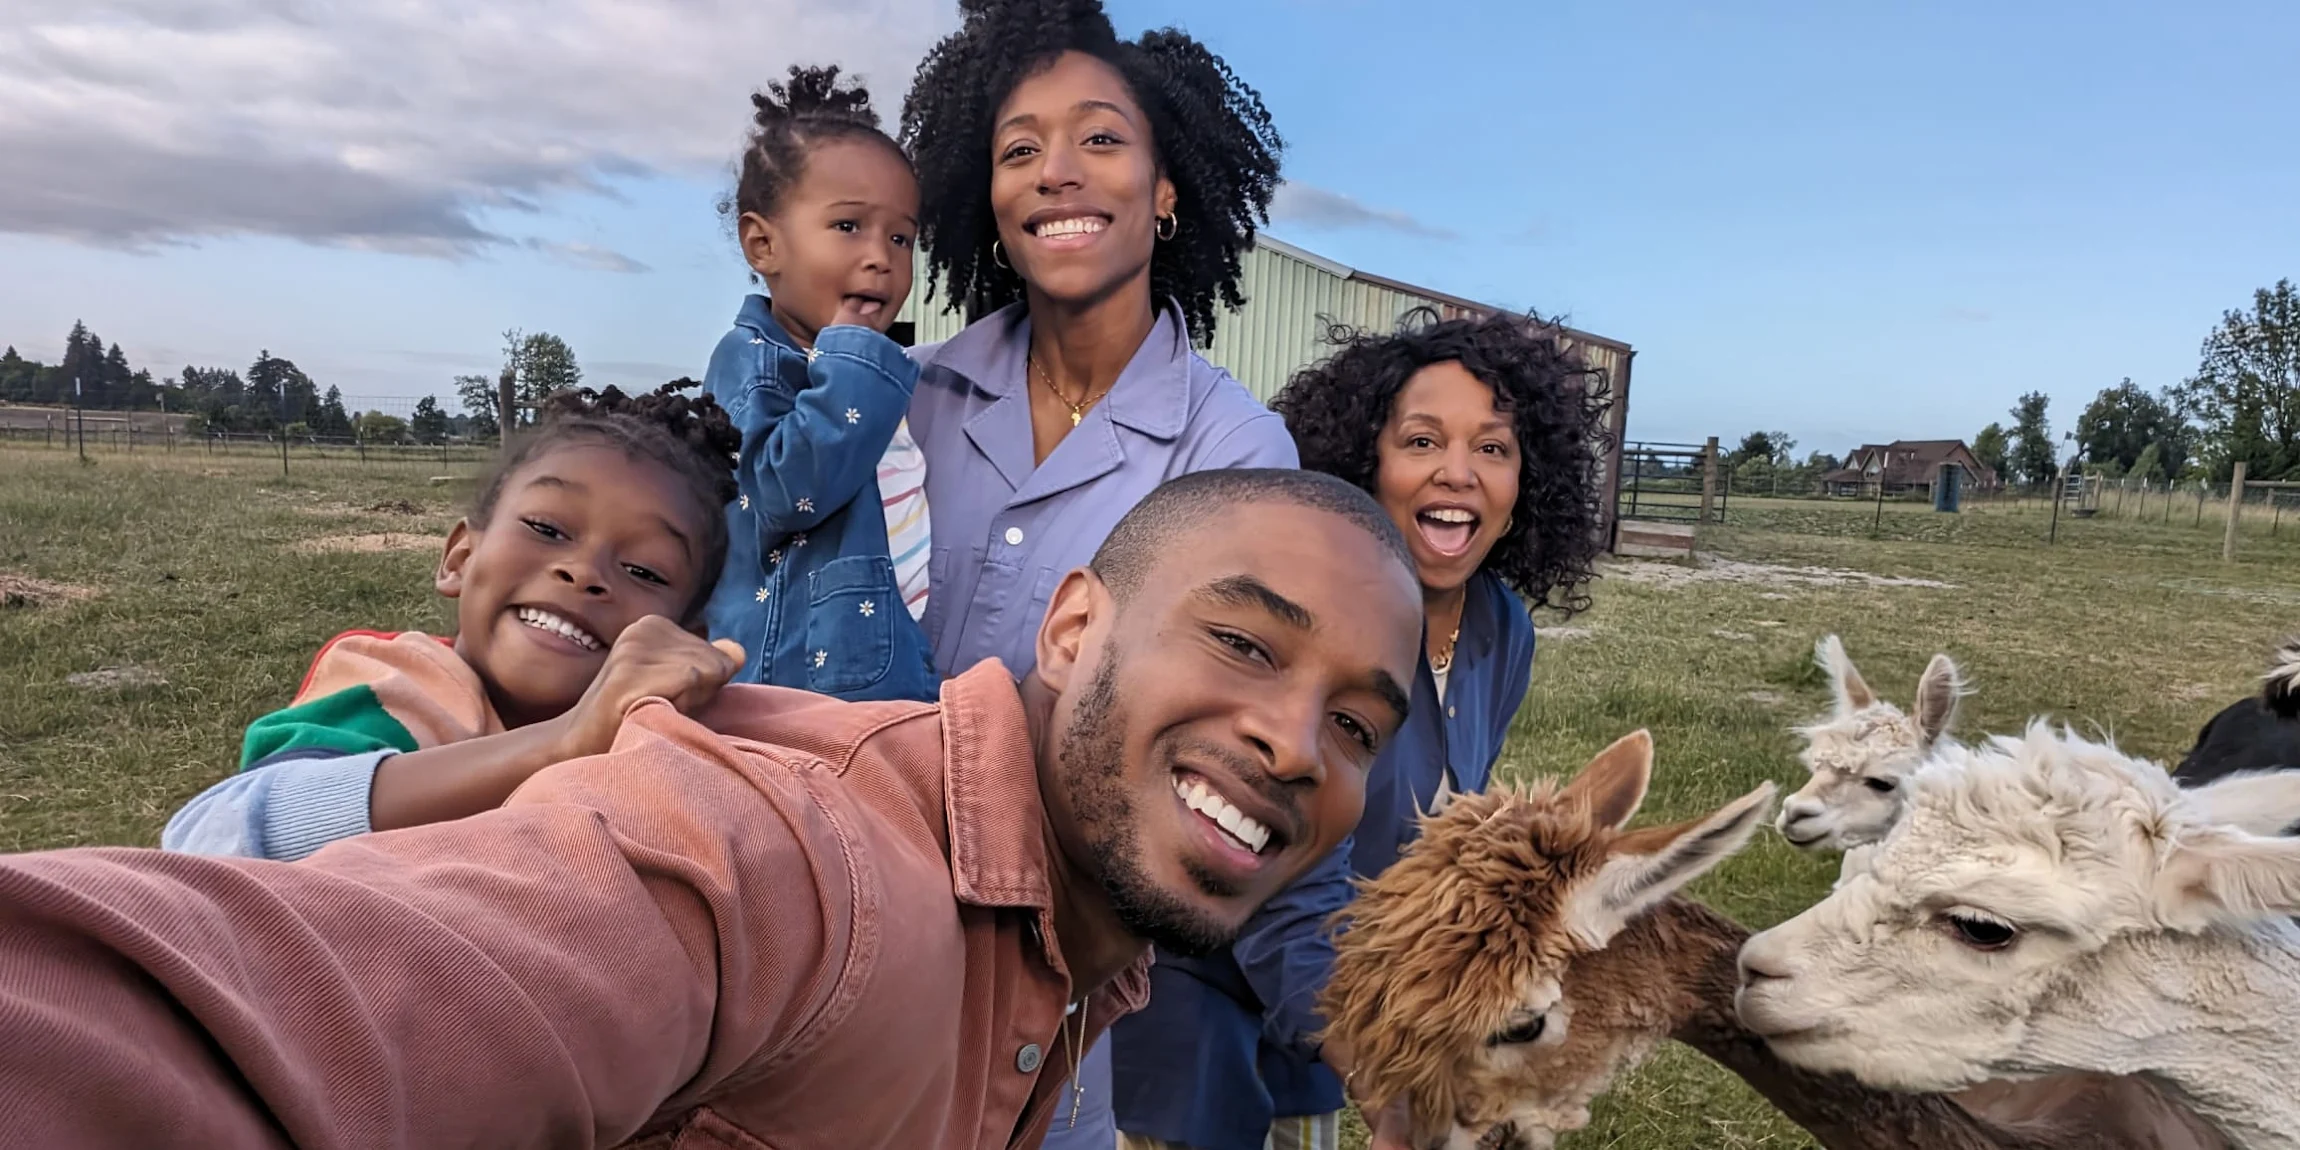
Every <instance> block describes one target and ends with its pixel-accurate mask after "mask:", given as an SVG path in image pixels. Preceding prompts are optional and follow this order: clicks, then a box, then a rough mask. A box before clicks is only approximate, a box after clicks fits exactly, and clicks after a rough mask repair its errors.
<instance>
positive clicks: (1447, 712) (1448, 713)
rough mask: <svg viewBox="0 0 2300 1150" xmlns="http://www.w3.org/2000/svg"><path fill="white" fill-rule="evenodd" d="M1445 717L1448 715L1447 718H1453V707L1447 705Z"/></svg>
mask: <svg viewBox="0 0 2300 1150" xmlns="http://www.w3.org/2000/svg"><path fill="white" fill-rule="evenodd" d="M1445 717H1446V718H1449V719H1450V718H1453V708H1452V707H1447V708H1446V709H1445Z"/></svg>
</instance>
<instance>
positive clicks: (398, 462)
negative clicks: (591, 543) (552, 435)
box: [0, 420, 496, 474]
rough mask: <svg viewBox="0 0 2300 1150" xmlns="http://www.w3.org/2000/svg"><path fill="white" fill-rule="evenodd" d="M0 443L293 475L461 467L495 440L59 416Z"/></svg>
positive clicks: (480, 458)
mask: <svg viewBox="0 0 2300 1150" xmlns="http://www.w3.org/2000/svg"><path fill="white" fill-rule="evenodd" d="M0 447H16V448H25V449H45V450H50V451H58V452H79V453H81V454H83V455H95V454H106V455H112V454H118V455H136V454H163V455H190V454H205V455H212V456H225V457H238V458H242V459H246V458H251V457H255V458H268V459H276V460H278V461H279V464H280V469H281V473H282V474H293V472H294V470H295V468H296V466H297V465H298V464H299V463H302V464H307V465H308V464H312V463H324V464H327V465H329V466H331V467H342V466H357V467H407V468H414V467H431V468H444V469H449V470H455V469H459V468H462V469H467V468H470V467H475V466H478V465H481V464H484V463H486V462H487V461H488V460H489V459H491V458H493V457H494V454H495V448H496V444H495V441H494V440H492V439H483V440H460V441H451V442H445V443H412V442H406V441H397V442H384V441H370V440H363V439H359V438H357V437H352V436H326V435H285V434H281V433H279V432H269V433H266V432H222V431H190V430H186V429H184V428H181V427H171V426H144V425H139V424H137V423H134V422H127V421H120V420H112V421H107V422H106V423H104V424H95V423H93V422H92V421H91V423H90V424H89V425H88V426H84V427H83V426H79V425H77V423H76V422H75V421H59V422H57V423H55V424H53V425H50V426H44V427H22V426H18V427H0Z"/></svg>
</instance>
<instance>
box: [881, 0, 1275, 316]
mask: <svg viewBox="0 0 2300 1150" xmlns="http://www.w3.org/2000/svg"><path fill="white" fill-rule="evenodd" d="M959 11H960V13H961V14H962V16H963V19H964V23H963V24H962V25H961V26H960V28H959V30H958V31H956V32H954V33H952V34H951V35H950V36H949V37H947V38H945V39H944V40H943V41H942V42H941V43H940V44H937V45H935V46H934V49H933V50H932V51H930V52H928V53H927V55H926V59H925V60H923V61H921V62H920V63H919V66H918V76H917V78H916V79H915V80H913V81H912V83H911V89H910V95H909V96H908V97H907V98H906V99H905V100H904V102H903V109H902V130H901V140H902V143H903V146H904V147H905V148H907V149H908V150H909V151H910V154H911V157H912V159H913V162H914V163H915V164H916V168H917V172H918V179H919V194H920V197H921V199H922V201H923V202H924V204H925V207H924V209H923V211H924V213H925V215H924V217H923V218H922V219H921V220H920V221H919V242H920V243H921V244H922V245H924V246H925V248H926V253H927V294H928V295H929V296H930V297H931V296H932V295H933V292H934V285H935V284H936V283H937V282H938V281H939V282H940V283H941V285H942V286H943V287H944V288H945V289H947V291H948V295H947V296H946V298H947V299H949V300H953V301H956V302H958V303H960V304H962V305H963V306H964V307H965V309H966V313H967V319H968V320H969V321H972V320H975V319H979V318H981V317H982V316H983V315H985V314H988V313H989V312H991V311H995V310H997V309H998V308H1001V307H1004V306H1006V305H1007V304H1010V303H1013V302H1014V301H1016V300H1018V299H1021V298H1022V280H1021V277H1019V276H1017V275H1015V273H1014V272H1013V270H1012V269H1010V268H1007V267H1005V266H1003V265H1002V264H1001V263H1000V262H999V261H998V260H996V259H994V258H993V257H992V253H991V245H992V244H993V243H994V242H996V241H997V239H998V221H997V219H996V217H995V216H994V214H993V213H992V210H991V204H990V171H991V155H990V139H991V133H992V131H993V129H994V128H995V127H996V123H995V120H996V117H997V115H998V109H999V107H1000V106H1001V105H1003V104H1004V103H1006V98H1007V97H1008V96H1009V95H1011V94H1012V93H1013V91H1014V87H1015V85H1016V84H1018V83H1020V82H1021V81H1023V80H1024V79H1027V78H1028V77H1030V76H1032V75H1035V74H1037V73H1038V72H1040V71H1042V70H1044V69H1045V68H1046V67H1048V66H1049V65H1051V64H1052V63H1053V62H1054V60H1055V58H1056V57H1057V56H1060V55H1061V54H1062V53H1064V52H1083V53H1085V54H1087V55H1089V56H1092V57H1094V58H1095V59H1098V60H1101V61H1102V62H1104V63H1106V64H1108V65H1110V66H1111V67H1112V68H1115V69H1117V71H1118V74H1119V76H1121V77H1123V78H1124V79H1125V81H1126V85H1127V87H1128V88H1129V89H1130V90H1131V91H1132V92H1133V94H1134V98H1135V100H1136V101H1138V102H1139V103H1140V104H1141V105H1142V108H1143V110H1144V111H1145V112H1146V113H1147V114H1148V115H1149V117H1150V140H1151V145H1152V148H1153V149H1154V152H1155V154H1156V156H1157V159H1158V170H1159V172H1160V173H1161V174H1162V175H1164V176H1165V177H1166V178H1167V179H1168V180H1170V181H1172V182H1173V184H1174V191H1175V204H1174V215H1175V217H1176V223H1175V232H1174V238H1172V239H1169V240H1159V241H1156V244H1157V246H1156V248H1155V249H1154V250H1153V253H1152V255H1151V257H1150V296H1151V299H1152V300H1154V301H1157V304H1158V305H1159V306H1162V305H1163V303H1164V301H1166V300H1168V299H1172V300H1177V301H1179V302H1180V304H1181V307H1182V317H1183V320H1184V321H1185V322H1186V323H1187V324H1188V325H1189V328H1190V334H1191V337H1192V338H1193V339H1194V340H1196V341H1197V343H1198V344H1199V345H1200V346H1204V345H1205V344H1206V343H1207V342H1208V341H1210V340H1212V339H1213V338H1214V305H1215V303H1216V302H1220V303H1222V304H1223V305H1225V306H1227V307H1228V308H1230V309H1231V310H1233V311H1234V310H1236V309H1238V308H1240V307H1243V306H1245V302H1246V300H1245V297H1244V296H1243V295H1240V294H1239V292H1238V278H1239V257H1240V256H1241V255H1242V254H1243V253H1244V252H1245V250H1246V248H1247V247H1248V246H1249V245H1251V244H1252V243H1253V241H1254V231H1255V228H1256V227H1257V226H1258V225H1261V224H1267V223H1268V222H1269V219H1270V197H1271V196H1272V195H1274V194H1275V193H1276V192H1277V189H1278V158H1279V154H1280V153H1281V152H1282V151H1283V150H1284V148H1285V143H1284V141H1283V140H1281V139H1280V138H1279V137H1278V132H1277V129H1276V128H1274V127H1272V126H1271V123H1270V113H1269V111H1268V110H1267V109H1265V108H1264V107H1263V106H1262V97H1261V96H1260V95H1259V94H1258V93H1256V92H1255V91H1254V89H1253V88H1251V87H1249V86H1247V85H1246V84H1245V83H1244V82H1243V81H1241V80H1239V79H1238V77H1237V75H1236V74H1235V73H1233V72H1231V71H1230V66H1229V65H1228V64H1225V63H1223V62H1222V58H1221V57H1219V56H1216V55H1214V54H1213V53H1212V52H1210V51H1207V49H1206V46H1205V45H1203V44H1200V43H1199V42H1198V41H1196V40H1193V39H1191V38H1190V37H1189V36H1188V35H1185V34H1184V33H1182V32H1180V31H1177V30H1174V29H1171V28H1168V29H1163V30H1160V31H1156V32H1146V33H1144V34H1143V35H1142V37H1141V38H1140V39H1138V40H1134V41H1125V40H1121V39H1119V38H1118V34H1117V32H1116V31H1115V30H1113V29H1112V28H1111V25H1110V17H1109V16H1108V15H1106V14H1105V13H1104V12H1103V11H1102V5H1101V3H1100V0H960V3H959Z"/></svg>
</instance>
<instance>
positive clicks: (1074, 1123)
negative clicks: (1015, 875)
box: [1063, 421, 1087, 1130]
mask: <svg viewBox="0 0 2300 1150" xmlns="http://www.w3.org/2000/svg"><path fill="white" fill-rule="evenodd" d="M1073 422H1075V421H1073ZM1086 1003H1087V999H1080V1000H1079V1001H1078V1005H1077V1006H1076V1007H1075V1008H1073V1010H1072V1013H1074V1014H1076V1015H1078V1038H1077V1040H1076V1041H1066V1042H1065V1045H1067V1046H1069V1047H1070V1128H1071V1129H1072V1130H1076V1129H1078V1108H1079V1107H1081V1106H1083V1105H1085V1104H1086V1083H1085V1081H1084V1080H1083V1079H1081V1078H1079V1076H1078V1067H1079V1064H1080V1060H1081V1058H1082V1057H1083V1052H1082V1051H1081V1049H1080V1048H1081V1047H1084V1046H1085V1045H1086ZM1063 1037H1064V1039H1066V1040H1067V1039H1068V1038H1069V1037H1070V1036H1069V1035H1067V1034H1065V1035H1063Z"/></svg>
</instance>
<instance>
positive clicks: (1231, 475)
mask: <svg viewBox="0 0 2300 1150" xmlns="http://www.w3.org/2000/svg"><path fill="white" fill-rule="evenodd" d="M1252 503H1290V504H1292V505H1294V506H1296V507H1307V508H1310V509H1312V510H1314V511H1324V512H1328V513H1330V514H1334V515H1339V516H1341V517H1342V518H1344V519H1347V520H1349V521H1350V522H1351V523H1353V524H1355V525H1356V526H1357V527H1358V528H1359V529H1361V530H1363V531H1364V532H1365V533H1366V534H1368V535H1371V536H1373V537H1374V539H1375V541H1376V542H1378V543H1380V544H1381V545H1382V547H1383V549H1384V550H1386V551H1388V552H1389V553H1390V555H1391V556H1392V557H1393V558H1395V559H1396V560H1397V561H1398V563H1399V564H1401V565H1402V566H1404V567H1405V569H1406V574H1408V575H1416V570H1415V567H1414V559H1413V552H1411V551H1409V550H1407V549H1406V540H1405V536H1403V535H1400V534H1399V533H1398V528H1397V525H1396V524H1395V523H1392V522H1390V517H1389V515H1388V514H1386V513H1385V512H1383V511H1382V508H1381V505H1380V504H1378V503H1375V502H1374V500H1373V497H1372V496H1370V495H1367V494H1366V493H1365V492H1364V491H1362V490H1360V489H1359V488H1357V487H1356V486H1354V485H1352V484H1350V483H1347V482H1345V481H1343V480H1340V479H1336V478H1334V477H1333V476H1331V475H1327V474H1324V473H1322V472H1317V471H1300V470H1296V469H1294V468H1276V467H1235V468H1225V469H1221V470H1215V471H1193V472H1190V473H1188V474H1186V475H1180V476H1176V477H1175V478H1173V479H1169V480H1167V481H1166V482H1164V483H1162V484H1160V485H1158V487H1156V488H1155V489H1153V490H1152V491H1151V492H1150V494H1148V495H1145V496H1143V497H1142V501H1141V502H1140V503H1137V504H1135V505H1134V508H1133V510H1131V511H1128V512H1127V513H1126V514H1125V516H1124V517H1122V518H1120V519H1119V520H1118V525H1117V526H1116V527H1113V528H1111V529H1110V534H1109V536H1108V537H1107V538H1105V539H1103V541H1102V546H1101V547H1100V548H1098V549H1096V550H1095V552H1094V559H1093V561H1092V562H1091V563H1089V564H1088V568H1089V569H1090V570H1092V571H1093V572H1094V574H1095V576H1096V577H1098V578H1100V579H1101V580H1102V582H1103V584H1104V585H1106V586H1108V587H1109V588H1110V594H1111V595H1112V597H1114V598H1116V599H1117V600H1118V601H1119V602H1121V603H1123V602H1125V601H1126V600H1127V599H1128V598H1130V597H1131V596H1132V595H1133V594H1134V591H1135V590H1136V589H1137V588H1139V587H1140V586H1141V585H1142V580H1143V578H1144V577H1145V576H1147V575H1148V574H1149V573H1150V569H1151V568H1153V567H1155V566H1157V564H1158V560H1159V559H1160V558H1161V557H1163V556H1164V554H1165V553H1166V551H1167V549H1168V547H1169V546H1170V545H1172V544H1173V542H1174V541H1175V540H1176V539H1178V538H1180V537H1181V536H1183V535H1185V534H1188V533H1189V532H1192V531H1195V530H1197V529H1198V528H1200V527H1204V526H1206V525H1207V524H1208V523H1209V522H1210V521H1211V520H1212V519H1213V517H1214V516H1215V515H1217V514H1220V513H1221V512H1222V511H1224V510H1225V509H1227V508H1230V507H1235V506H1240V505H1243V504H1252ZM1302 558H1303V559H1304V560H1306V561H1312V562H1314V561H1316V559H1317V558H1318V557H1317V556H1303V557H1302ZM1417 581H1418V580H1417Z"/></svg>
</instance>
